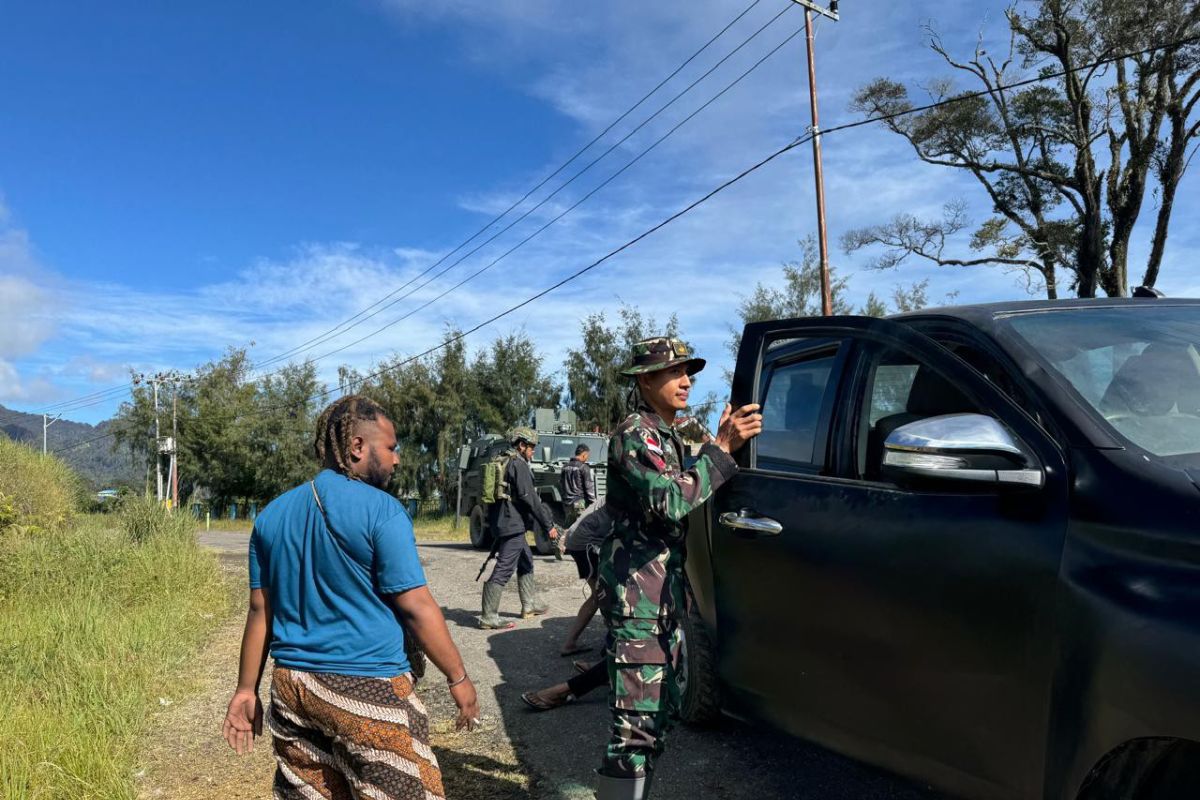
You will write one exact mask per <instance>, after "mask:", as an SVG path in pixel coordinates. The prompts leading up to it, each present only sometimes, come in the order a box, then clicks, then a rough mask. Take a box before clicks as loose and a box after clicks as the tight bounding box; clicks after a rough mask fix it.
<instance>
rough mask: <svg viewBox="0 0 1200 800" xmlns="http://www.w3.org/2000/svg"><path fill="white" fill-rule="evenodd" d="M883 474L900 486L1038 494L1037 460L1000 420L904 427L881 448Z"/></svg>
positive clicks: (949, 418) (960, 418) (957, 419)
mask: <svg viewBox="0 0 1200 800" xmlns="http://www.w3.org/2000/svg"><path fill="white" fill-rule="evenodd" d="M882 466H883V469H882V474H883V475H884V476H885V477H890V478H891V479H893V480H895V481H896V482H897V483H901V484H911V483H926V484H928V483H930V482H936V483H946V482H951V483H974V484H990V485H992V486H995V487H997V488H1001V487H1006V488H1017V489H1040V488H1042V486H1043V485H1044V484H1045V482H1046V474H1045V472H1044V471H1043V470H1042V468H1041V466H1040V465H1039V464H1038V463H1037V459H1035V458H1034V457H1033V455H1032V454H1030V453H1029V452H1028V451H1027V450H1026V449H1025V448H1024V447H1023V446H1022V445H1021V443H1020V442H1019V441H1018V440H1017V439H1016V437H1014V436H1013V435H1012V433H1010V432H1009V430H1008V428H1005V427H1004V426H1003V425H1001V424H1000V423H999V422H998V421H997V420H995V419H993V418H992V417H989V416H986V415H984V414H946V415H944V416H940V417H929V418H928V419H921V420H917V421H916V422H910V423H908V424H907V425H901V426H900V427H899V428H896V430H894V431H892V432H891V434H889V435H888V437H887V439H886V440H885V441H884V443H883V465H882Z"/></svg>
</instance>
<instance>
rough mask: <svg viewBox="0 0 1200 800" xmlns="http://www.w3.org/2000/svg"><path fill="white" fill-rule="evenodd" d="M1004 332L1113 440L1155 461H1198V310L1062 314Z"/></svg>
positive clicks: (1020, 322)
mask: <svg viewBox="0 0 1200 800" xmlns="http://www.w3.org/2000/svg"><path fill="white" fill-rule="evenodd" d="M1009 324H1010V325H1011V326H1012V328H1013V329H1014V330H1016V332H1017V333H1018V334H1019V335H1020V336H1021V338H1023V339H1024V340H1025V341H1026V342H1028V343H1029V344H1030V345H1031V346H1032V347H1033V348H1034V349H1035V350H1037V351H1038V353H1040V354H1041V356H1042V357H1043V358H1044V359H1045V361H1046V362H1047V363H1048V364H1049V365H1050V366H1051V367H1052V368H1053V369H1054V370H1055V371H1056V372H1057V373H1058V374H1059V375H1061V376H1062V377H1063V378H1064V379H1065V380H1066V381H1067V382H1068V383H1070V384H1071V386H1072V387H1074V389H1075V391H1076V392H1078V393H1079V395H1080V396H1081V397H1083V399H1084V400H1085V401H1086V402H1087V403H1088V404H1089V405H1090V406H1091V407H1092V408H1093V409H1095V410H1096V411H1097V412H1098V413H1099V414H1100V416H1102V417H1103V418H1104V420H1105V421H1106V422H1107V423H1108V424H1109V425H1110V426H1111V427H1112V428H1113V429H1114V430H1115V431H1116V432H1117V433H1119V434H1121V435H1122V436H1124V437H1125V438H1126V439H1128V440H1129V441H1131V442H1133V443H1134V444H1136V445H1138V446H1139V447H1141V448H1143V449H1145V450H1147V451H1149V452H1150V453H1152V454H1154V455H1158V456H1176V455H1182V454H1184V453H1200V306H1171V305H1166V304H1162V305H1158V304H1154V303H1147V304H1145V305H1138V306H1133V307H1124V308H1091V309H1075V310H1062V311H1052V312H1046V313H1041V314H1029V315H1022V316H1014V317H1012V318H1011V319H1010V320H1009Z"/></svg>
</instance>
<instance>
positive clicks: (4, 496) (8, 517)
mask: <svg viewBox="0 0 1200 800" xmlns="http://www.w3.org/2000/svg"><path fill="white" fill-rule="evenodd" d="M84 494H85V492H84V488H83V483H82V481H80V480H79V476H78V475H76V474H75V473H74V472H73V471H72V470H71V468H70V467H68V466H67V465H66V464H65V463H63V462H62V461H60V460H58V459H57V458H55V457H54V456H44V455H42V454H41V453H40V452H38V451H36V450H34V449H33V448H31V447H28V446H26V445H23V444H20V443H18V442H14V441H12V440H10V439H8V438H7V437H4V436H0V536H14V535H22V534H38V533H45V532H49V531H57V530H61V529H62V528H63V527H64V526H65V525H67V524H69V523H70V521H71V519H72V518H73V517H74V516H75V512H76V509H77V508H79V506H80V504H81V503H82V501H83V498H84Z"/></svg>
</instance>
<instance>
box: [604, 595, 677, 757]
mask: <svg viewBox="0 0 1200 800" xmlns="http://www.w3.org/2000/svg"><path fill="white" fill-rule="evenodd" d="M605 622H606V623H607V624H608V631H609V633H608V653H607V659H606V660H607V662H608V686H609V707H610V709H611V711H612V736H611V738H610V739H609V741H608V746H607V747H606V748H605V751H604V766H603V771H604V772H605V774H608V775H612V776H616V777H637V776H641V775H646V774H647V773H649V772H650V771H651V770H652V769H653V766H654V760H655V759H656V758H657V757H658V756H659V755H661V754H662V752H663V746H664V744H665V740H666V735H667V732H668V731H669V730H670V728H671V726H672V724H673V722H674V718H675V717H677V716H678V714H679V701H680V698H679V686H678V684H677V683H676V680H675V669H676V667H677V666H678V664H679V641H680V639H679V630H678V626H677V624H676V623H675V621H674V620H670V619H659V620H652V619H635V618H630V617H611V618H610V617H608V616H607V615H606V617H605Z"/></svg>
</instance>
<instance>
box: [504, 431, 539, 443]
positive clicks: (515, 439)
mask: <svg viewBox="0 0 1200 800" xmlns="http://www.w3.org/2000/svg"><path fill="white" fill-rule="evenodd" d="M508 441H510V442H511V443H513V444H519V443H520V442H529V443H530V444H532V445H537V443H538V436H537V431H535V430H534V429H533V428H525V427H520V428H513V429H512V430H511V431H509V432H508Z"/></svg>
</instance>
